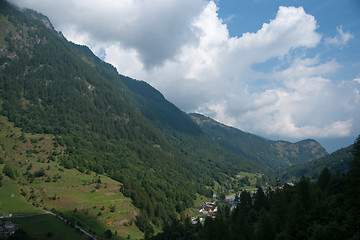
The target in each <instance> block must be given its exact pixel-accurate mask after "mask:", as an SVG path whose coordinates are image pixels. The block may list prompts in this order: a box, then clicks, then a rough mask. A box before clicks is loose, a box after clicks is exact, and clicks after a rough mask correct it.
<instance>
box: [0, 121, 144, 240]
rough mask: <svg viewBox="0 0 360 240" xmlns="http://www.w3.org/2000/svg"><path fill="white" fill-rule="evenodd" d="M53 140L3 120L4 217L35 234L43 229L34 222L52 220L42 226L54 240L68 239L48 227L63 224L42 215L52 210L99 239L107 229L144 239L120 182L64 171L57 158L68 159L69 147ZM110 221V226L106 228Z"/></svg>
mask: <svg viewBox="0 0 360 240" xmlns="http://www.w3.org/2000/svg"><path fill="white" fill-rule="evenodd" d="M54 138H56V137H55V136H53V135H49V134H30V133H24V132H22V131H21V130H20V129H19V128H15V127H14V124H13V123H10V122H8V121H7V120H6V119H5V117H3V116H1V117H0V159H1V163H0V170H2V171H1V172H3V173H4V177H3V179H2V181H0V184H1V191H0V192H1V194H0V203H1V205H0V215H3V214H5V215H7V214H12V215H13V218H14V221H15V222H16V223H19V224H20V227H21V228H22V229H24V230H25V231H26V232H27V233H28V234H29V235H31V236H36V235H37V234H40V233H39V227H38V226H36V225H31V222H32V221H33V220H34V221H36V222H37V223H38V221H42V218H45V219H47V221H48V222H47V223H46V222H44V223H42V226H43V230H44V228H45V229H47V231H43V234H44V235H46V234H47V233H48V232H51V233H52V236H53V237H54V238H56V239H61V236H63V237H64V235H62V233H60V232H58V230H57V229H56V228H48V227H44V226H46V224H50V225H52V223H54V224H60V225H61V224H64V222H61V221H60V222H58V221H59V220H57V219H56V218H51V216H43V217H40V215H41V214H44V213H45V211H46V210H47V211H50V210H51V211H52V212H54V213H56V214H57V215H59V216H62V217H63V218H65V219H67V220H68V221H70V223H71V224H76V225H79V224H80V226H82V227H83V229H85V230H86V231H88V232H90V233H91V234H92V235H95V236H97V237H100V238H105V234H104V232H105V231H106V230H107V229H110V230H111V231H112V232H115V231H116V232H117V233H118V235H119V236H123V237H127V236H128V235H131V236H132V237H133V238H141V237H142V233H141V232H140V231H139V230H138V229H137V227H136V226H135V224H134V221H135V217H136V214H138V213H139V209H137V208H135V207H134V206H133V204H132V201H131V199H130V198H126V197H124V195H123V194H122V193H121V192H120V191H119V189H120V187H121V184H120V183H119V182H117V181H115V180H112V179H110V178H109V177H107V176H105V175H103V174H96V173H94V172H90V171H88V172H80V171H78V170H75V169H66V168H64V167H62V166H61V165H60V164H59V160H60V159H61V158H62V157H64V156H65V153H64V150H65V149H64V147H62V146H61V145H57V144H56V141H53V140H54ZM112 207H114V211H112ZM47 215H48V214H47ZM17 216H27V217H26V219H28V221H30V222H28V223H26V222H22V221H21V218H19V219H18V218H17ZM48 218H50V219H48ZM35 219H36V220H35ZM57 222H58V223H57ZM108 222H112V224H111V225H107V224H106V223H108ZM38 224H39V223H38ZM66 226H68V227H66ZM32 228H34V229H37V230H36V231H35V232H34V231H32ZM63 228H64V229H63V231H65V232H66V234H65V236H66V235H67V234H70V236H71V234H72V233H71V232H72V231H73V228H71V227H70V226H69V225H66V224H64V227H63ZM74 232H75V231H74ZM75 233H76V232H75ZM77 234H78V235H79V236H77V237H80V234H79V233H77ZM40 235H41V234H40ZM44 235H43V236H44ZM75 236H76V235H75ZM44 237H45V236H44ZM44 237H43V238H44ZM67 237H68V236H67ZM39 238H41V237H40V236H39ZM84 239H86V238H85V237H84Z"/></svg>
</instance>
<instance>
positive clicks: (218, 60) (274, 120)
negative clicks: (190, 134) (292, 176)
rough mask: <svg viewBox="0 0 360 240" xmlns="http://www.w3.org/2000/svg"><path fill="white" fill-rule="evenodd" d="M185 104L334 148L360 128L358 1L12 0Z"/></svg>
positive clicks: (255, 129)
mask: <svg viewBox="0 0 360 240" xmlns="http://www.w3.org/2000/svg"><path fill="white" fill-rule="evenodd" d="M10 2H13V3H15V4H18V5H19V6H21V7H28V8H32V9H35V10H37V11H39V12H41V13H43V14H45V15H47V16H48V17H49V18H50V20H51V22H52V23H53V24H54V26H55V28H56V29H57V30H58V31H62V32H63V33H64V35H65V37H67V38H68V39H69V40H70V41H73V42H75V43H78V44H85V45H88V46H89V47H90V48H91V49H92V50H93V51H94V53H95V54H97V55H98V56H99V57H101V58H102V59H103V60H105V61H107V62H109V63H111V64H113V65H114V66H115V67H116V68H117V70H118V72H119V73H121V74H123V75H127V76H130V77H133V78H136V79H139V80H144V81H147V82H148V83H150V84H151V85H152V86H154V87H155V88H157V89H158V90H160V91H161V92H162V93H163V94H164V95H165V97H166V98H167V99H168V100H170V101H171V102H173V103H174V104H175V105H177V106H178V107H179V108H181V109H182V110H184V111H185V112H198V113H202V114H204V115H207V116H209V117H212V118H214V119H216V120H218V121H220V122H222V123H225V124H227V125H231V126H233V127H236V128H239V129H241V130H243V131H247V132H250V133H255V134H257V135H260V136H264V137H267V138H270V139H283V140H288V141H298V140H301V139H306V138H313V139H316V140H318V141H319V142H320V143H321V144H322V145H323V146H325V147H326V149H327V150H328V151H329V152H332V151H334V150H336V149H338V148H340V147H345V146H347V145H349V144H351V143H353V142H354V140H355V138H356V137H357V136H358V135H359V134H360V124H359V123H360V41H359V38H360V3H359V1H358V0H343V1H338V0H329V1H308V0H304V1H295V0H271V1H269V0H242V1H238V0H237V1H235V0H217V1H207V0H166V1H165V0H143V1H135V0H122V1H116V0H103V1H96V0H62V1H56V2H50V1H48V0H10Z"/></svg>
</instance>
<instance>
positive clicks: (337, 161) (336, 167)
mask: <svg viewBox="0 0 360 240" xmlns="http://www.w3.org/2000/svg"><path fill="white" fill-rule="evenodd" d="M353 149H354V147H353V145H350V146H349V147H346V148H342V149H339V150H337V151H335V152H333V153H331V154H329V155H327V156H325V157H322V158H319V159H316V160H314V161H311V162H308V163H304V164H299V165H296V166H292V167H290V168H288V169H286V170H284V171H280V172H279V176H280V178H282V179H285V180H297V179H300V178H301V176H306V177H309V178H310V179H314V180H315V179H318V177H319V176H320V173H321V172H322V170H323V169H324V168H325V167H327V168H328V169H329V170H330V173H331V174H333V175H335V174H345V173H347V172H348V171H349V169H350V167H351V162H352V160H353V156H352V152H353Z"/></svg>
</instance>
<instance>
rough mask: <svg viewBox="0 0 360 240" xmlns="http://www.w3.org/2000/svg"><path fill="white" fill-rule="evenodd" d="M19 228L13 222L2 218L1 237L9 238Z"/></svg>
mask: <svg viewBox="0 0 360 240" xmlns="http://www.w3.org/2000/svg"><path fill="white" fill-rule="evenodd" d="M17 229H18V226H16V225H15V224H13V223H12V222H10V221H3V220H0V239H8V238H9V237H10V236H11V235H13V234H14V233H15V232H16V230H17Z"/></svg>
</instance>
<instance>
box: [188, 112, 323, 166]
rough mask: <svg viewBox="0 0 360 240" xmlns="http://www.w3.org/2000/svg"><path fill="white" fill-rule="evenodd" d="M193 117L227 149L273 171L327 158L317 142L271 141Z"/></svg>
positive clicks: (203, 118)
mask: <svg viewBox="0 0 360 240" xmlns="http://www.w3.org/2000/svg"><path fill="white" fill-rule="evenodd" d="M190 116H191V118H192V119H193V120H194V121H195V122H196V123H197V124H198V125H199V126H200V127H201V129H202V130H203V131H204V132H205V133H206V134H207V135H208V136H209V137H211V138H212V139H214V140H215V141H216V142H217V143H219V144H220V145H221V146H223V147H224V148H226V149H228V150H230V151H232V152H234V153H236V154H239V155H241V156H244V157H246V158H248V159H252V160H255V161H257V162H259V163H262V164H264V165H266V166H268V167H270V168H271V169H273V170H278V169H281V168H287V167H289V166H292V165H296V164H300V163H305V162H309V161H311V160H314V159H317V158H320V157H324V156H326V155H327V152H326V150H325V149H324V148H323V147H322V146H321V145H320V144H319V143H318V142H316V141H315V140H310V139H308V140H303V141H300V142H297V143H290V142H286V141H271V140H268V139H265V138H262V137H259V136H256V135H254V134H250V133H246V132H243V131H241V130H238V129H236V128H233V127H229V126H226V125H224V124H221V123H219V122H216V121H214V120H213V119H211V118H208V117H205V116H203V115H200V114H195V113H192V114H190Z"/></svg>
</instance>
